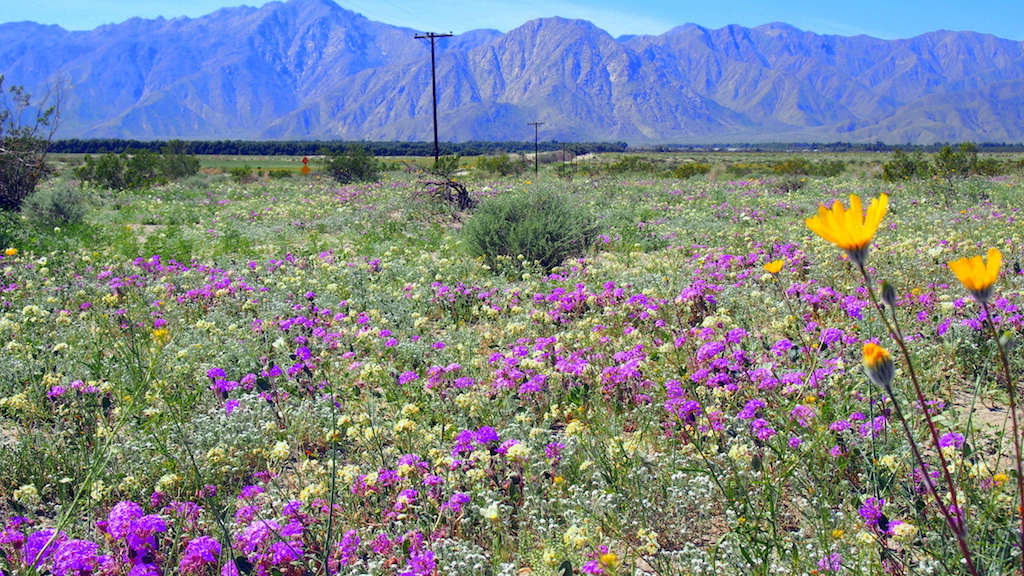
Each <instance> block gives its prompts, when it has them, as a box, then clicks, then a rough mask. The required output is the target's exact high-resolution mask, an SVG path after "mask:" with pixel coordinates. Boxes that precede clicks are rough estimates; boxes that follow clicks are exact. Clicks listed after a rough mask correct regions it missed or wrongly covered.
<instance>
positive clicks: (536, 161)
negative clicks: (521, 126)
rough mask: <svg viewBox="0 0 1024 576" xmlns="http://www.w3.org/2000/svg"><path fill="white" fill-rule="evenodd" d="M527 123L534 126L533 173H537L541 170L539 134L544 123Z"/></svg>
mask: <svg viewBox="0 0 1024 576" xmlns="http://www.w3.org/2000/svg"><path fill="white" fill-rule="evenodd" d="M527 125H528V126H533V173H534V174H537V173H538V172H539V171H540V140H539V139H538V138H537V136H538V135H539V134H540V127H541V126H543V125H544V123H543V122H529V123H528V124H527Z"/></svg>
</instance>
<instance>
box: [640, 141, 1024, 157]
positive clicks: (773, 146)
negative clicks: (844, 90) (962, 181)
mask: <svg viewBox="0 0 1024 576" xmlns="http://www.w3.org/2000/svg"><path fill="white" fill-rule="evenodd" d="M956 146H957V144H956V143H948V142H943V143H940V144H885V143H884V142H767V143H761V144H743V143H739V144H658V145H652V146H632V147H631V148H630V150H631V151H633V152H680V151H699V152H712V151H727V150H735V151H739V152H810V151H814V150H817V151H818V152H885V153H892V152H895V151H896V150H902V151H904V152H921V153H924V154H935V153H938V152H940V151H942V149H943V148H947V147H956ZM974 146H975V147H976V148H977V149H978V151H979V152H989V153H994V152H1024V143H1018V144H1014V143H1004V142H982V143H981V144H974Z"/></svg>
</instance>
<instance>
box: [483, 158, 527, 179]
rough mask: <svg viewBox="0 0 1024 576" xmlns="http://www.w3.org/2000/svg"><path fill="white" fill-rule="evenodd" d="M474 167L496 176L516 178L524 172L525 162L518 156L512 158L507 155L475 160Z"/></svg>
mask: <svg viewBox="0 0 1024 576" xmlns="http://www.w3.org/2000/svg"><path fill="white" fill-rule="evenodd" d="M476 167H477V168H479V169H481V170H483V171H485V172H489V173H491V174H497V175H498V176H518V175H520V174H522V173H523V172H525V171H526V160H525V159H524V158H523V157H522V156H520V157H518V158H512V157H511V156H509V155H508V154H502V155H500V156H491V157H489V158H481V159H479V160H477V162H476Z"/></svg>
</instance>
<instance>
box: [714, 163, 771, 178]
mask: <svg viewBox="0 0 1024 576" xmlns="http://www.w3.org/2000/svg"><path fill="white" fill-rule="evenodd" d="M772 172H773V170H772V167H771V166H769V165H768V164H765V163H763V162H735V163H732V164H729V165H727V166H726V167H725V175H726V176H727V177H730V178H748V177H753V176H763V175H765V174H771V173H772Z"/></svg>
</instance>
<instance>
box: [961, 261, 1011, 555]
mask: <svg viewBox="0 0 1024 576" xmlns="http://www.w3.org/2000/svg"><path fill="white" fill-rule="evenodd" d="M1002 263H1003V255H1002V254H1001V253H1000V252H999V250H998V249H996V248H989V250H988V254H987V257H986V259H985V260H982V258H981V256H974V257H973V258H960V259H959V260H953V261H951V262H949V269H950V270H952V271H953V273H954V274H955V275H956V277H957V279H958V280H959V281H960V283H961V284H963V285H964V288H966V289H967V291H968V292H970V293H971V296H972V297H973V298H974V299H975V300H976V301H977V302H978V304H979V305H980V306H981V309H982V312H984V316H985V325H986V326H988V328H989V332H990V333H991V334H992V341H993V342H995V344H996V347H997V348H998V349H999V360H1000V363H1001V365H1002V369H1003V376H1004V377H1005V378H1006V391H1007V395H1008V397H1009V404H1010V418H1011V428H1012V430H1011V431H1012V434H1013V455H1014V466H1015V468H1016V470H1017V498H1018V511H1019V514H1018V516H1019V518H1020V535H1019V538H1020V540H1019V544H1020V547H1021V550H1024V465H1022V460H1021V445H1020V426H1019V422H1018V417H1017V385H1016V383H1015V382H1014V380H1013V378H1012V377H1011V375H1010V363H1009V360H1008V359H1007V357H1006V346H1004V345H1003V343H1002V342H1001V341H1000V339H999V333H998V332H997V331H996V326H995V323H994V322H993V321H992V314H991V310H989V306H988V302H989V300H990V299H991V298H992V289H993V287H994V286H995V283H996V281H997V280H998V279H999V271H1000V268H1001V267H1002ZM1021 574H1024V554H1022V556H1021Z"/></svg>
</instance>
